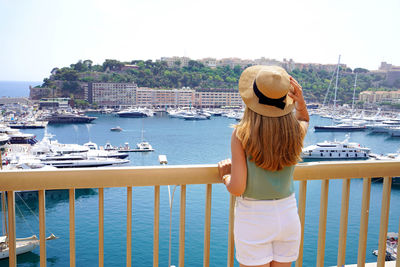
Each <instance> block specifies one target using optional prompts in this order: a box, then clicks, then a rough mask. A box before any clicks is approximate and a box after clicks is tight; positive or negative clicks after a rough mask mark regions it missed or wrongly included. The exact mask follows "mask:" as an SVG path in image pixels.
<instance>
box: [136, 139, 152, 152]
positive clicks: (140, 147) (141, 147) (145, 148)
mask: <svg viewBox="0 0 400 267" xmlns="http://www.w3.org/2000/svg"><path fill="white" fill-rule="evenodd" d="M136 151H137V152H150V151H154V149H153V147H152V146H151V145H150V143H149V142H146V141H142V142H140V143H137V144H136Z"/></svg>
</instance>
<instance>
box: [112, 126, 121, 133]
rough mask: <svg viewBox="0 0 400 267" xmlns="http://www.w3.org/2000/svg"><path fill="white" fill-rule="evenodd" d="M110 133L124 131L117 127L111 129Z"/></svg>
mask: <svg viewBox="0 0 400 267" xmlns="http://www.w3.org/2000/svg"><path fill="white" fill-rule="evenodd" d="M110 131H112V132H122V131H123V129H122V128H121V127H119V126H117V127H113V128H111V129H110Z"/></svg>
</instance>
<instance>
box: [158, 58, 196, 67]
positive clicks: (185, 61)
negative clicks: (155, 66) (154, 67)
mask: <svg viewBox="0 0 400 267" xmlns="http://www.w3.org/2000/svg"><path fill="white" fill-rule="evenodd" d="M161 61H165V62H167V65H168V67H169V68H171V67H175V66H176V67H187V66H189V61H190V58H188V57H162V58H161ZM178 62H179V64H178Z"/></svg>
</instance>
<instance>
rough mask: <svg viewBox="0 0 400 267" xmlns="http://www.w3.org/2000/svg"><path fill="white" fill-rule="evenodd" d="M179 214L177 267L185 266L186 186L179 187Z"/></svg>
mask: <svg viewBox="0 0 400 267" xmlns="http://www.w3.org/2000/svg"><path fill="white" fill-rule="evenodd" d="M180 205H181V212H180V213H181V214H180V223H179V267H183V266H185V220H186V218H185V217H186V185H184V184H183V185H181V201H180Z"/></svg>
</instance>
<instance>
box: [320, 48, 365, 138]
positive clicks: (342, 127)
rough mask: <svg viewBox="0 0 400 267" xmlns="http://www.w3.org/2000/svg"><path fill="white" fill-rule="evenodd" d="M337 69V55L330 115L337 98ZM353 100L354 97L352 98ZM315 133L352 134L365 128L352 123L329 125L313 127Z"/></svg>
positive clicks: (338, 66) (338, 65)
mask: <svg viewBox="0 0 400 267" xmlns="http://www.w3.org/2000/svg"><path fill="white" fill-rule="evenodd" d="M339 69H340V55H339V60H338V64H337V69H336V83H335V97H334V100H333V112H332V114H334V115H335V109H336V102H337V100H336V96H337V87H338V81H339ZM353 99H354V96H353ZM314 130H315V131H330V132H331V131H335V132H353V131H364V130H366V127H365V126H364V125H355V124H353V123H351V124H348V123H342V124H337V125H331V126H314Z"/></svg>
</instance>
